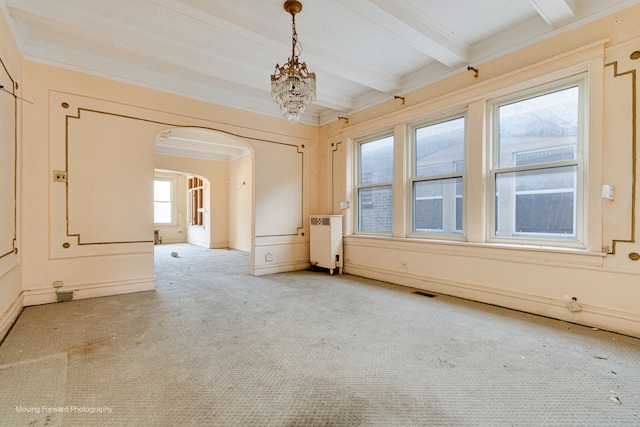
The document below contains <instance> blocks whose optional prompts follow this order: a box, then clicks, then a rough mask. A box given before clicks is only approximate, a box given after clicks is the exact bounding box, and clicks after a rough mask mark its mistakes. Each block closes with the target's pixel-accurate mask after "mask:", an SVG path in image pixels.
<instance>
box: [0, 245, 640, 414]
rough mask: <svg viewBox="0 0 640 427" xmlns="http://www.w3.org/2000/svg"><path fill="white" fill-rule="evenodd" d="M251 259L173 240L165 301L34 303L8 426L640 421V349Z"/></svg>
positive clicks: (3, 360) (163, 268)
mask: <svg viewBox="0 0 640 427" xmlns="http://www.w3.org/2000/svg"><path fill="white" fill-rule="evenodd" d="M172 251H177V252H178V253H179V256H178V257H172V256H171V255H170V254H171V252H172ZM248 264H249V257H248V254H246V253H243V252H238V251H230V250H206V249H203V248H199V247H195V246H191V245H159V246H157V247H156V275H157V278H158V286H157V290H156V291H155V292H141V293H137V294H129V295H120V296H114V297H106V298H96V299H90V300H81V301H70V302H64V303H57V304H49V305H43V306H37V307H28V308H25V310H24V311H23V312H22V314H21V316H20V318H19V319H18V321H17V322H16V324H15V326H14V327H13V329H12V330H11V332H10V333H9V334H8V336H7V337H6V339H5V341H4V342H3V343H2V345H1V346H0V385H1V387H0V425H1V426H45V425H46V426H111V425H113V426H179V425H193V426H640V340H639V339H636V338H632V337H627V336H622V335H617V334H614V333H610V332H605V331H601V330H594V329H592V328H588V327H583V326H577V325H573V324H569V323H565V322H561V321H556V320H552V319H547V318H542V317H538V316H533V315H529V314H525V313H520V312H516V311H512V310H507V309H502V308H498V307H494V306H489V305H484V304H479V303H474V302H470V301H465V300H460V299H456V298H451V297H447V296H443V295H436V296H434V297H428V296H423V295H418V294H415V293H413V290H412V289H407V288H402V287H398V286H393V285H390V284H386V283H380V282H376V281H372V280H366V279H362V278H357V277H353V276H349V275H343V276H338V275H333V276H330V275H328V274H327V273H323V272H310V271H301V272H296V273H286V274H275V275H270V276H263V277H252V276H250V275H248ZM514 280H517V279H516V278H514Z"/></svg>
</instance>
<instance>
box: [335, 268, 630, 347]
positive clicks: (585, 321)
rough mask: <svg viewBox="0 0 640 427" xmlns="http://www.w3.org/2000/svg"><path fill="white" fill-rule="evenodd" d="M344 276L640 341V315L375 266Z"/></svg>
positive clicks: (352, 271) (351, 271)
mask: <svg viewBox="0 0 640 427" xmlns="http://www.w3.org/2000/svg"><path fill="white" fill-rule="evenodd" d="M344 272H345V273H348V274H353V275H355V276H361V277H367V278H370V279H376V280H382V281H385V282H390V283H394V284H398V285H402V286H408V287H411V288H416V289H421V290H424V291H429V292H435V293H439V294H443V295H450V296H454V297H458V298H464V299H468V300H472V301H477V302H482V303H486V304H492V305H497V306H500V307H505V308H509V309H513V310H519V311H523V312H527V313H531V314H536V315H541V316H545V317H551V318H554V319H558V320H563V321H567V322H571V323H576V324H580V325H584V326H589V327H595V328H598V329H603V330H608V331H612V332H617V333H621V334H625V335H630V336H634V337H638V338H640V315H639V314H637V313H630V312H623V311H619V310H614V309H609V308H605V307H598V306H592V305H586V304H582V310H581V311H579V312H571V311H569V309H568V308H567V304H568V301H565V300H561V299H553V298H549V297H543V296H538V295H530V294H525V293H521V292H515V291H510V290H505V289H496V288H490V287H486V286H482V285H470V284H465V283H458V282H453V281H446V280H441V279H430V278H428V277H424V276H418V275H412V274H408V273H398V272H390V271H385V270H382V269H377V268H372V267H371V266H361V265H356V264H351V263H345V265H344Z"/></svg>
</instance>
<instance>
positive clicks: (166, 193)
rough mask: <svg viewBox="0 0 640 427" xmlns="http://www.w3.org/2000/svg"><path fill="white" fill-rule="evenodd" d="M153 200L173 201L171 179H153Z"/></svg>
mask: <svg viewBox="0 0 640 427" xmlns="http://www.w3.org/2000/svg"><path fill="white" fill-rule="evenodd" d="M153 200H155V201H156V202H170V201H171V181H153Z"/></svg>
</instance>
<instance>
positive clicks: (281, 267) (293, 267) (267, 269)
mask: <svg viewBox="0 0 640 427" xmlns="http://www.w3.org/2000/svg"><path fill="white" fill-rule="evenodd" d="M309 267H311V264H309V262H308V261H301V262H291V263H281V264H274V265H269V266H266V265H260V266H258V267H253V268H252V269H251V271H250V273H251V274H252V275H254V276H264V275H267V274H275V273H287V272H290V271H298V270H306V269H308V268H309Z"/></svg>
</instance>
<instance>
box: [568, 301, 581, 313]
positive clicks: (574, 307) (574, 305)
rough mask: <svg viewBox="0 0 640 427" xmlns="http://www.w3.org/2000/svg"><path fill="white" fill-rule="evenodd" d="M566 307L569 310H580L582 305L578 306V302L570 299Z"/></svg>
mask: <svg viewBox="0 0 640 427" xmlns="http://www.w3.org/2000/svg"><path fill="white" fill-rule="evenodd" d="M567 307H569V311H573V312H576V311H581V310H582V307H581V306H580V304H578V302H577V301H571V302H570V303H569V304H567Z"/></svg>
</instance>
